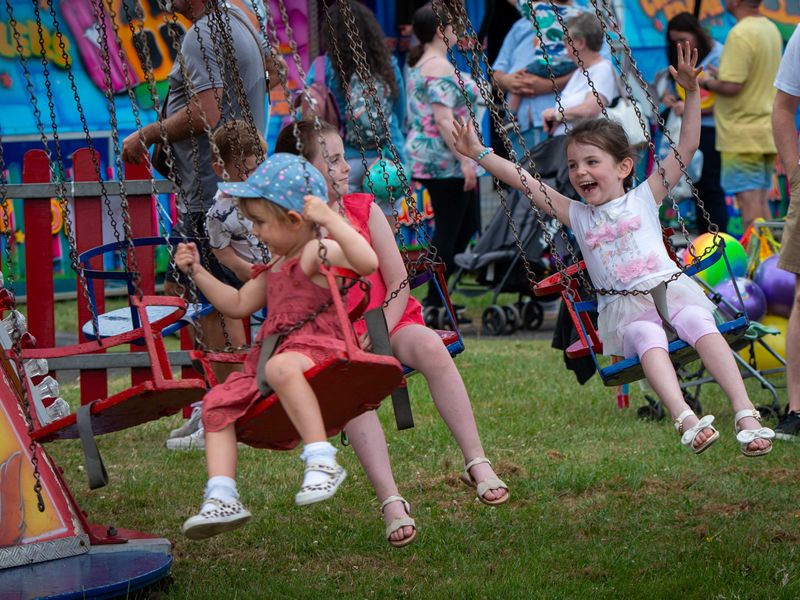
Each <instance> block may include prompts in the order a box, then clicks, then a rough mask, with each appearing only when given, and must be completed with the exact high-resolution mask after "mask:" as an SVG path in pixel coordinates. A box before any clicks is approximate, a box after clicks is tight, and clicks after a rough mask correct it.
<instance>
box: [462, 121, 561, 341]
mask: <svg viewBox="0 0 800 600" xmlns="http://www.w3.org/2000/svg"><path fill="white" fill-rule="evenodd" d="M565 141H566V137H565V136H557V137H552V138H548V139H547V140H545V141H544V142H542V143H541V144H539V145H538V146H536V147H535V148H533V149H532V150H531V151H530V152H529V153H528V154H527V155H526V156H525V157H524V158H523V160H522V161H520V162H521V164H522V165H523V166H526V167H528V166H530V165H529V159H531V160H532V161H533V162H534V164H535V166H536V170H537V171H538V172H539V173H540V175H541V177H542V181H543V182H544V183H545V184H547V185H549V186H550V187H552V188H554V189H556V190H558V191H559V192H561V193H562V194H564V195H566V196H569V197H571V198H577V194H576V193H575V190H574V189H573V187H572V185H571V184H570V182H569V174H568V172H567V165H566V162H567V161H566V159H565V158H564V157H565V156H566V153H565V148H564V146H565ZM529 185H531V186H535V185H538V184H537V183H536V182H535V181H531V183H530V184H529ZM507 206H508V210H509V212H510V214H511V218H512V219H513V222H514V225H515V227H516V229H517V234H518V236H519V240H520V243H521V246H522V249H523V250H524V251H525V256H526V258H527V260H528V263H529V265H530V268H531V270H532V272H533V279H534V280H535V281H539V280H541V279H543V278H545V277H547V276H549V275H550V274H551V273H552V272H553V266H552V261H551V256H550V249H549V248H548V243H547V239H546V236H545V233H546V232H547V233H549V234H550V236H551V237H552V239H553V240H554V241H555V242H556V244H560V243H561V235H560V232H559V230H560V225H559V223H558V222H557V221H556V220H555V219H552V218H550V217H544V218H543V224H542V223H540V222H539V220H538V219H537V218H536V215H535V214H534V212H533V210H532V209H531V206H530V202H529V200H528V198H527V197H526V196H525V194H524V193H522V192H519V191H514V192H512V193H510V194H508V197H507ZM558 250H559V252H560V251H561V249H560V248H559V249H558ZM455 263H456V265H457V266H458V267H459V269H458V271H456V274H455V276H454V280H453V283H452V285H451V292H454V291H456V290H458V291H460V292H461V293H462V294H464V295H466V296H478V295H482V294H485V293H487V292H491V293H492V305H491V306H489V307H488V308H486V309H485V310H484V311H483V314H482V316H481V325H482V331H483V333H484V334H486V335H503V334H511V333H513V332H515V331H517V330H518V329H527V330H529V331H534V330H536V329H538V328H539V327H541V326H542V322H543V321H544V309H543V307H542V304H541V303H542V302H547V301H549V300H557V299H559V298H560V296H559V294H554V295H553V296H552V297H544V298H542V297H537V298H534V296H533V291H532V290H531V285H530V282H529V281H528V273H527V271H526V269H525V261H523V259H522V255H521V254H520V251H519V248H518V247H517V243H516V240H515V239H514V234H513V232H512V230H511V226H510V225H509V222H508V217H507V216H506V213H505V210H504V209H503V207H502V206H501V207H500V208H498V210H497V212H496V213H495V214H494V216H493V217H492V219H491V221H490V222H489V225H488V226H487V227H486V229H485V230H484V232H483V234H482V235H481V237H480V239H479V240H478V242H477V243H476V244H475V246H473V247H472V248H468V249H467V250H466V251H465V252H463V253H461V254H456V256H455ZM467 274H470V275H473V276H474V278H475V281H474V282H467V281H465V275H467ZM502 293H512V294H517V295H518V299H517V301H516V302H513V303H510V304H505V305H502V306H501V305H499V304H498V303H497V299H498V296H499V295H500V294H502Z"/></svg>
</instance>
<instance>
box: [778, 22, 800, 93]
mask: <svg viewBox="0 0 800 600" xmlns="http://www.w3.org/2000/svg"><path fill="white" fill-rule="evenodd" d="M775 87H776V88H778V89H779V90H780V91H782V92H786V93H787V94H791V95H792V96H800V25H798V26H797V28H796V29H795V30H794V33H793V34H792V37H791V38H790V39H789V43H788V44H786V51H785V52H784V53H783V58H782V59H781V66H780V67H779V68H778V74H777V75H776V77H775Z"/></svg>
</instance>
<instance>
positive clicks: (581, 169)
mask: <svg viewBox="0 0 800 600" xmlns="http://www.w3.org/2000/svg"><path fill="white" fill-rule="evenodd" d="M567 165H568V168H569V180H570V183H572V187H574V188H575V189H576V190H577V192H578V193H579V194H580V195H581V198H583V199H584V201H585V202H586V204H589V205H591V206H600V205H601V204H605V203H606V202H609V201H611V200H614V199H615V198H619V197H621V196H623V195H624V194H625V187H624V181H625V178H626V177H628V175H630V173H631V170H632V169H633V159H631V158H625V159H623V160H622V161H620V162H617V161H616V160H615V159H614V157H613V156H611V154H609V153H608V152H606V151H605V150H603V149H602V148H599V147H598V146H594V145H592V144H584V143H581V142H577V141H576V142H572V143H570V144H569V145H568V146H567Z"/></svg>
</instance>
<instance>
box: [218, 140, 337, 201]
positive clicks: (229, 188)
mask: <svg viewBox="0 0 800 600" xmlns="http://www.w3.org/2000/svg"><path fill="white" fill-rule="evenodd" d="M306 174H308V183H306ZM309 188H310V189H309ZM219 189H220V191H222V192H223V193H225V194H228V195H229V196H236V197H238V198H266V199H267V200H269V201H270V202H273V203H275V204H277V205H278V206H282V207H283V208H285V209H287V210H293V211H296V212H298V213H300V214H303V197H304V196H306V194H313V195H314V196H319V197H320V198H322V200H323V201H326V200H327V198H328V186H327V184H326V183H325V178H324V177H323V176H322V173H320V172H319V170H318V169H317V168H316V167H315V166H314V165H312V164H311V163H310V162H308V161H307V160H306V159H304V158H302V157H300V156H296V155H294V154H287V153H283V152H279V153H278V154H273V155H272V156H270V157H269V158H268V159H267V160H265V161H264V162H263V163H261V164H260V165H259V166H258V168H257V169H256V170H255V171H253V172H252V173H251V174H250V177H248V178H247V179H246V180H245V181H241V182H236V183H220V184H219Z"/></svg>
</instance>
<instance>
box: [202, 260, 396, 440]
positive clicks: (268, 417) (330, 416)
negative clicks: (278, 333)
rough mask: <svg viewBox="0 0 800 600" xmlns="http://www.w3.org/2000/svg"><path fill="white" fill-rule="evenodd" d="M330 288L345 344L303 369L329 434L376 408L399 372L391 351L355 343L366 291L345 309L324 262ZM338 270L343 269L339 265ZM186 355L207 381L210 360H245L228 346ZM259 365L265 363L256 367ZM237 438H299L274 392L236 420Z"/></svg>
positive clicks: (210, 384)
mask: <svg viewBox="0 0 800 600" xmlns="http://www.w3.org/2000/svg"><path fill="white" fill-rule="evenodd" d="M320 272H321V273H323V274H324V275H325V277H326V279H327V281H328V287H329V289H330V290H331V296H332V300H333V305H334V307H335V310H336V315H337V317H338V320H339V324H340V325H341V330H342V332H343V337H344V349H343V350H339V351H337V352H335V353H334V355H333V356H332V357H330V358H328V359H327V360H325V361H324V362H321V363H319V364H315V365H314V366H313V367H312V368H311V369H309V370H308V371H306V372H305V374H304V375H305V377H306V379H307V380H308V383H309V385H310V386H311V389H312V390H314V395H315V396H316V397H317V401H318V402H319V407H320V411H321V412H322V420H323V423H324V424H325V433H326V435H327V436H328V437H331V436H333V435H336V434H337V433H339V432H340V431H341V430H342V429H343V428H344V426H345V425H346V424H347V423H348V422H349V421H350V420H352V419H353V418H355V417H357V416H358V415H360V414H362V413H364V412H366V411H368V410H373V409H375V408H377V407H378V406H379V405H380V403H381V401H382V400H383V399H384V398H386V397H387V396H389V394H391V393H392V391H393V390H394V389H395V388H396V387H397V386H399V385H400V382H401V381H402V380H403V373H402V369H401V365H400V363H399V362H398V361H397V359H396V358H394V357H393V356H382V355H378V354H372V353H370V352H365V351H364V350H362V349H361V348H360V347H359V346H358V342H357V340H356V337H355V333H354V331H353V327H352V321H353V320H355V319H358V318H359V317H360V316H361V315H362V314H363V311H364V309H365V308H366V306H367V303H368V301H369V292H368V291H366V293H365V294H364V297H363V298H362V301H361V302H360V303H359V304H358V306H356V307H354V308H353V309H352V310H351V312H350V313H349V314H348V313H347V311H346V310H345V307H344V304H343V302H342V297H341V295H340V293H339V287H338V284H337V281H336V279H335V276H334V274H333V273H332V272H331V271H330V270H329V269H327V268H325V267H322V268H321V269H320ZM337 274H338V275H339V276H345V277H352V276H351V275H346V274H344V273H343V272H342V270H341V269H337ZM190 356H191V357H192V358H193V359H194V360H195V361H197V363H199V367H200V369H201V370H202V372H203V373H204V374H205V377H206V380H207V382H208V387H209V388H210V387H213V386H214V385H217V381H216V378H215V377H214V372H213V370H212V369H211V364H212V363H214V362H220V363H239V364H241V363H243V362H244V361H245V360H246V358H247V354H242V353H229V352H202V351H197V350H193V351H192V352H190ZM260 368H263V367H260ZM236 437H237V439H238V440H239V441H240V442H242V443H244V444H247V445H249V446H252V447H254V448H265V449H270V450H291V449H292V448H294V447H295V446H296V445H297V444H298V443H299V442H300V441H301V440H300V434H299V433H298V432H297V430H296V429H295V427H294V425H292V422H291V420H290V419H289V416H288V415H287V414H286V411H285V410H284V409H283V406H282V405H281V403H280V400H279V399H278V396H277V394H275V393H274V392H273V393H271V394H270V395H269V396H266V397H263V398H261V399H260V400H259V401H258V402H257V403H256V404H254V405H253V406H252V407H251V408H250V410H248V411H247V413H245V414H244V415H243V416H242V417H241V418H240V419H239V420H238V421H237V422H236Z"/></svg>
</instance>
